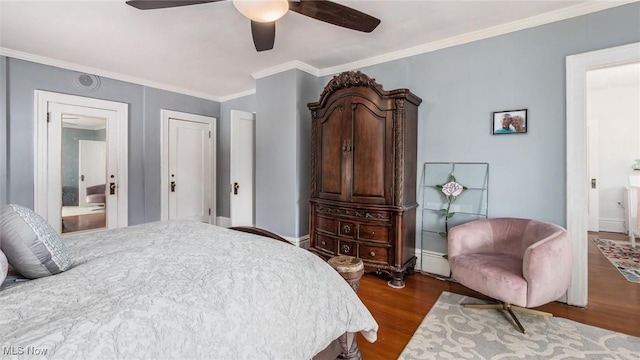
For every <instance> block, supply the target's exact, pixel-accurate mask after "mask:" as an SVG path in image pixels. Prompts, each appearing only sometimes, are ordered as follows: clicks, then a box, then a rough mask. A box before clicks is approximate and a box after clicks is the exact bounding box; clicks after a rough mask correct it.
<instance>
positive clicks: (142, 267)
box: [0, 221, 378, 359]
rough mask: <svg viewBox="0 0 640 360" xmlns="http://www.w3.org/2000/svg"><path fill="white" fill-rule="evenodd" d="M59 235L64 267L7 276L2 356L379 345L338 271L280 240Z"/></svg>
mask: <svg viewBox="0 0 640 360" xmlns="http://www.w3.org/2000/svg"><path fill="white" fill-rule="evenodd" d="M3 241H4V240H3ZM62 241H63V242H64V244H65V246H66V248H67V250H68V253H69V255H70V258H71V263H70V266H69V268H68V269H67V270H65V271H62V272H59V273H57V274H55V275H51V276H45V277H41V278H38V279H34V280H27V281H21V280H20V279H19V278H20V277H21V276H20V275H16V274H14V275H13V276H11V273H10V274H9V277H7V279H6V280H5V281H4V282H3V285H2V288H0V304H1V305H0V334H1V335H0V348H2V351H3V352H4V355H29V353H28V351H31V352H32V353H31V355H33V354H35V353H34V351H39V352H40V353H39V355H46V358H60V359H71V358H74V359H80V358H82V359H94V358H95V359H97V358H104V359H129V358H161V359H196V358H206V359H311V358H321V357H327V358H335V356H336V354H339V353H340V351H341V348H340V347H339V346H338V344H339V341H338V340H339V339H341V338H342V339H344V338H345V335H346V334H351V335H352V334H353V333H357V332H361V333H362V334H363V336H364V338H365V339H367V340H368V341H371V342H373V341H375V340H376V334H377V329H378V325H377V323H376V322H375V320H374V318H373V317H372V316H371V314H370V313H369V311H368V310H367V308H366V307H365V306H364V305H363V303H362V302H361V301H360V299H359V298H358V296H357V294H355V293H354V291H353V290H352V289H351V287H350V286H349V285H348V284H347V283H346V282H345V281H344V280H343V279H342V277H341V276H340V275H339V274H338V273H337V272H336V271H334V270H333V269H332V268H331V267H330V266H329V265H328V264H327V263H325V262H324V261H322V260H321V259H320V258H318V257H316V256H315V255H314V254H312V253H310V252H308V251H306V250H304V249H301V248H297V247H295V246H292V245H290V244H286V243H284V242H282V241H276V240H273V239H269V238H266V237H263V236H259V235H256V234H249V233H244V232H238V231H234V230H230V229H225V228H222V227H218V226H213V225H208V224H203V223H198V222H194V221H164V222H153V223H148V224H143V225H136V226H130V227H127V228H121V229H114V230H105V231H99V232H93V233H84V234H75V235H70V236H65V237H63V238H62ZM0 245H2V247H3V248H5V245H6V244H4V243H3V244H0ZM5 253H6V251H5ZM7 257H8V258H9V256H7ZM9 263H11V260H9ZM351 337H353V336H351ZM336 351H337V352H336Z"/></svg>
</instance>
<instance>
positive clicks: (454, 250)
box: [448, 218, 572, 333]
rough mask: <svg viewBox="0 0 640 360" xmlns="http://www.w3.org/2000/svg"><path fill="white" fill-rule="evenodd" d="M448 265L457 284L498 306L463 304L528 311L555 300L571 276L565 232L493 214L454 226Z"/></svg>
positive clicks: (538, 312)
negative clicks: (483, 218)
mask: <svg viewBox="0 0 640 360" xmlns="http://www.w3.org/2000/svg"><path fill="white" fill-rule="evenodd" d="M448 243H449V245H448V246H449V266H450V267H451V273H452V277H453V278H454V279H455V280H456V281H458V282H459V283H460V284H462V285H464V286H466V287H468V288H470V289H472V290H475V291H477V292H479V293H482V294H484V295H486V296H488V297H491V298H493V299H496V300H498V301H499V302H500V303H499V304H487V305H465V307H475V308H491V309H503V310H507V311H508V312H509V314H511V317H512V318H513V319H514V321H515V323H516V325H517V326H518V328H519V329H520V331H521V332H522V333H524V332H525V331H524V328H523V326H522V324H520V321H519V320H518V318H517V317H516V316H515V314H514V313H513V311H512V310H514V311H521V312H528V313H533V314H537V315H543V316H552V315H551V314H549V313H546V312H542V311H537V310H531V309H528V308H532V307H537V306H541V305H544V304H546V303H549V302H552V301H555V300H558V299H559V298H560V297H561V296H562V295H564V294H565V292H566V291H567V289H568V287H569V282H570V280H571V265H572V247H571V238H570V237H569V234H568V232H567V231H566V230H565V229H564V228H562V227H560V226H558V225H555V224H551V223H546V222H542V221H536V220H529V219H518V218H495V219H486V220H476V221H471V222H468V223H465V224H462V225H458V226H456V227H454V228H452V229H451V230H449V234H448Z"/></svg>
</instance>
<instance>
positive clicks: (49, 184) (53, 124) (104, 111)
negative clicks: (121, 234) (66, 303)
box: [34, 91, 128, 233]
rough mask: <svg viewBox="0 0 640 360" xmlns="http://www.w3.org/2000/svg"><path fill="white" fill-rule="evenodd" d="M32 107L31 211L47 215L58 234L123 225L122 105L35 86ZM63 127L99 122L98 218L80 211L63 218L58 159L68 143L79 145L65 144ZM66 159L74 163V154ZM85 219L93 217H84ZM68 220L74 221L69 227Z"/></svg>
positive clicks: (91, 125)
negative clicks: (102, 189) (101, 189)
mask: <svg viewBox="0 0 640 360" xmlns="http://www.w3.org/2000/svg"><path fill="white" fill-rule="evenodd" d="M36 106H37V113H38V114H37V116H36V169H35V185H36V186H35V189H34V198H35V201H34V209H35V210H36V212H38V213H39V214H40V215H42V216H43V217H44V218H45V219H47V221H49V223H50V224H51V225H52V226H53V228H54V229H56V230H57V231H58V233H63V232H73V231H84V230H92V229H98V228H108V229H112V228H117V227H123V226H127V221H128V219H127V218H128V213H127V130H126V128H127V117H126V116H127V115H126V114H127V112H128V110H127V106H126V104H120V103H114V102H109V101H103V100H97V99H90V98H83V97H78V96H71V95H64V94H56V93H49V92H44V91H36ZM63 126H64V127H65V128H75V129H80V130H82V131H89V130H92V129H93V128H96V127H99V128H100V129H101V131H103V132H104V133H105V134H104V136H105V138H106V148H105V151H104V155H102V157H103V158H102V159H99V160H96V162H100V163H101V164H104V169H103V172H102V174H100V175H98V177H101V179H100V180H96V181H97V182H101V183H105V185H106V188H107V190H106V198H105V207H104V209H102V210H101V212H103V213H104V215H103V216H102V217H101V218H100V219H99V220H97V219H95V218H96V217H100V216H97V215H96V214H85V213H80V214H72V215H73V216H74V217H73V218H71V217H70V218H67V219H63V201H62V194H63V177H62V163H63V156H65V157H66V156H67V155H66V154H64V153H63V150H64V149H65V148H67V147H69V146H71V147H75V148H76V149H78V144H75V143H73V144H70V145H69V144H68V143H67V142H68V141H69V138H68V137H65V138H63V136H62V135H63ZM65 161H68V159H65ZM71 161H72V162H76V164H77V166H78V167H79V162H78V158H74V159H72V160H71ZM76 176H77V172H75V174H74V177H76ZM75 186H79V184H76V185H75ZM76 193H79V191H76ZM92 215H93V216H92ZM89 218H93V219H92V220H91V221H89V220H88V219H89ZM70 223H72V224H73V225H72V226H69V224H70Z"/></svg>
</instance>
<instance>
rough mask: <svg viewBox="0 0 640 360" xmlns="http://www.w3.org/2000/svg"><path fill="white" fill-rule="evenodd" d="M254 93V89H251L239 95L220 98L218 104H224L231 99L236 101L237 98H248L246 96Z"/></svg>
mask: <svg viewBox="0 0 640 360" xmlns="http://www.w3.org/2000/svg"><path fill="white" fill-rule="evenodd" d="M255 93H256V89H255V88H253V89H249V90H246V91H241V92H239V93H235V94H231V95H225V96H221V97H220V102H225V101H229V100H233V99H238V98H241V97H245V96H248V95H253V94H255Z"/></svg>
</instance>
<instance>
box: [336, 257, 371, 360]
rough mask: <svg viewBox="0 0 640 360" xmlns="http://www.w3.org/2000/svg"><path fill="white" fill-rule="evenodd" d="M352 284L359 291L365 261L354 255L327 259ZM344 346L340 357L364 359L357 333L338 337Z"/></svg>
mask: <svg viewBox="0 0 640 360" xmlns="http://www.w3.org/2000/svg"><path fill="white" fill-rule="evenodd" d="M327 262H328V263H329V265H331V267H333V268H334V269H335V270H336V271H337V272H338V273H339V274H340V275H341V276H342V277H343V278H344V279H345V280H346V281H347V283H348V284H349V285H350V286H351V288H352V289H353V291H355V292H356V293H357V292H358V286H359V285H360V278H362V274H364V263H363V262H362V260H360V259H358V258H356V257H353V256H345V255H339V256H334V257H332V258H331V259H329V261H327ZM338 341H339V342H340V346H341V347H342V354H340V356H338V359H349V360H352V359H355V360H362V354H361V353H360V349H359V348H358V342H357V333H344V334H343V335H342V336H340V337H339V338H338Z"/></svg>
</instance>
